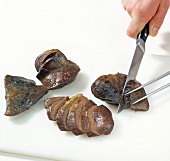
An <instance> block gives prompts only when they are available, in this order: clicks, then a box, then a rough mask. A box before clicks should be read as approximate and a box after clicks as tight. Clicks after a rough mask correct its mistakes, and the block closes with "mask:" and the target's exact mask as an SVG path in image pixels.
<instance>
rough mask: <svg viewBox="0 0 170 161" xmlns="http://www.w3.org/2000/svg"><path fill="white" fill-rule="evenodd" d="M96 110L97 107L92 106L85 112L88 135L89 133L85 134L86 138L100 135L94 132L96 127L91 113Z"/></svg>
mask: <svg viewBox="0 0 170 161" xmlns="http://www.w3.org/2000/svg"><path fill="white" fill-rule="evenodd" d="M96 109H97V105H93V106H91V107H90V108H89V109H88V110H87V117H88V122H89V130H90V133H89V132H87V133H86V134H87V136H88V137H90V136H92V135H91V133H93V134H95V135H100V133H98V132H97V130H96V125H95V121H94V118H93V111H94V110H96Z"/></svg>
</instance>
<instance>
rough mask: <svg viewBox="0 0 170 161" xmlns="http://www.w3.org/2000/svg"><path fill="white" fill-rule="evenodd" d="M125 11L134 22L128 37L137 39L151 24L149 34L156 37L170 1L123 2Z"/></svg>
mask: <svg viewBox="0 0 170 161" xmlns="http://www.w3.org/2000/svg"><path fill="white" fill-rule="evenodd" d="M122 5H123V7H124V9H125V10H126V11H127V12H128V13H129V15H130V16H131V18H132V20H131V22H130V24H129V27H128V29H127V35H128V36H130V37H132V38H136V37H137V34H138V33H139V32H140V31H141V30H142V29H143V28H144V26H145V25H146V23H147V22H149V21H150V22H149V34H150V35H151V36H156V35H157V33H158V31H159V29H160V27H161V25H162V23H163V21H164V18H165V15H166V13H167V11H168V9H169V6H170V0H122Z"/></svg>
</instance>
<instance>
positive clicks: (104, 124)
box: [92, 105, 114, 135]
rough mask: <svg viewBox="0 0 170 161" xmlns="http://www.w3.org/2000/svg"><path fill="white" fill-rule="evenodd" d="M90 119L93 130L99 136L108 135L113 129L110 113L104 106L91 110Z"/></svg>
mask: <svg viewBox="0 0 170 161" xmlns="http://www.w3.org/2000/svg"><path fill="white" fill-rule="evenodd" d="M92 119H93V120H94V125H93V126H94V127H93V128H94V129H95V130H96V131H97V132H98V133H99V134H100V135H108V134H110V133H111V131H112V129H113V127H114V121H113V119H112V113H111V111H110V110H109V109H108V108H106V107H105V106H104V105H100V106H98V107H97V108H95V109H94V110H93V114H92Z"/></svg>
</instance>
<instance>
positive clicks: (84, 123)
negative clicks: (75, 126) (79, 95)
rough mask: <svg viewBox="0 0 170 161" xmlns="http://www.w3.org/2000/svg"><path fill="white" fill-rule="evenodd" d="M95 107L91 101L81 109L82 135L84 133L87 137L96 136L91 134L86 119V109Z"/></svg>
mask: <svg viewBox="0 0 170 161" xmlns="http://www.w3.org/2000/svg"><path fill="white" fill-rule="evenodd" d="M94 105H96V104H95V103H94V102H93V101H92V100H89V101H88V102H87V103H86V104H85V105H84V106H83V108H82V110H81V126H82V131H83V133H86V134H87V135H88V136H89V137H90V136H96V134H95V133H93V132H92V131H91V130H90V122H89V119H88V112H87V111H88V109H89V108H91V107H92V106H94Z"/></svg>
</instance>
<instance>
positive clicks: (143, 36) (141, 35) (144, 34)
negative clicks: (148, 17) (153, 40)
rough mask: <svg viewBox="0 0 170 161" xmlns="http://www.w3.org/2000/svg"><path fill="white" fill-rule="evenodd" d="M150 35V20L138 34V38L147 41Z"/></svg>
mask: <svg viewBox="0 0 170 161" xmlns="http://www.w3.org/2000/svg"><path fill="white" fill-rule="evenodd" d="M148 35H149V22H148V23H147V24H146V25H145V27H144V28H143V30H142V31H141V32H140V33H139V34H138V36H137V39H139V38H141V39H142V40H143V41H144V42H146V39H147V37H148Z"/></svg>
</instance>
